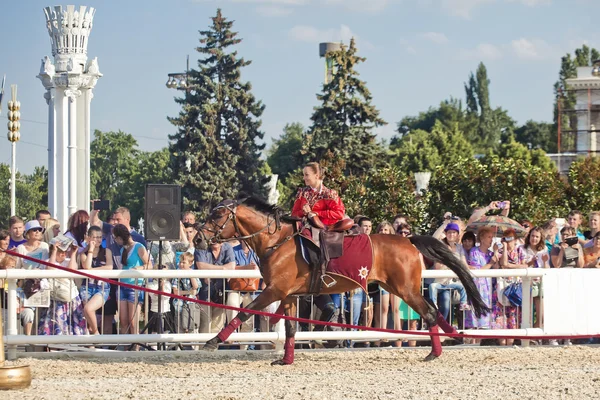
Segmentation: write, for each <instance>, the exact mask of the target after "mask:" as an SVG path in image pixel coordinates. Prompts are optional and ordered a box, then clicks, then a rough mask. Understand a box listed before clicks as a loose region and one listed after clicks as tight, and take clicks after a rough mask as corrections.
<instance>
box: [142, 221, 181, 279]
mask: <svg viewBox="0 0 600 400" xmlns="http://www.w3.org/2000/svg"><path fill="white" fill-rule="evenodd" d="M159 243H162V252H161V254H160V259H161V260H160V263H161V265H164V266H166V267H167V268H168V269H176V268H177V260H178V254H177V253H180V254H181V253H182V252H184V251H187V250H188V248H189V247H190V245H189V242H188V239H187V235H186V232H185V228H184V223H183V222H180V223H179V240H178V241H170V240H162V241H160V242H149V247H150V254H151V255H152V259H153V260H155V261H156V262H158V259H159Z"/></svg>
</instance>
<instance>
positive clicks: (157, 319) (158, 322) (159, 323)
mask: <svg viewBox="0 0 600 400" xmlns="http://www.w3.org/2000/svg"><path fill="white" fill-rule="evenodd" d="M162 244H163V242H162V240H159V241H158V269H161V266H162ZM162 283H163V279H162V278H159V279H158V291H159V292H162V290H161V286H162ZM165 314H166V313H163V312H162V295H160V294H159V295H158V312H157V313H156V314H154V315H153V316H152V318H150V319H149V320H148V322H147V323H146V325H145V326H144V327H143V328H142V331H141V332H140V334H143V333H145V332H146V331H147V330H148V329H149V328H150V327H151V326H152V324H155V327H156V333H158V334H160V335H162V334H163V333H164V327H165V325H168V327H169V330H170V331H171V332H175V330H174V329H173V326H172V325H171V324H170V323H169V322H168V321H166V320H165ZM134 344H135V343H133V344H132V345H131V347H130V348H129V350H131V349H132V348H133V346H134ZM137 344H139V345H141V346H142V347H144V348H146V349H147V350H150V348H149V346H148V345H144V344H141V343H137ZM178 346H179V348H180V349H181V344H178ZM156 348H157V350H165V349H166V343H164V342H158V343H157V344H156Z"/></svg>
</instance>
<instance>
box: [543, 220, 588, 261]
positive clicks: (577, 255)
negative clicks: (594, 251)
mask: <svg viewBox="0 0 600 400" xmlns="http://www.w3.org/2000/svg"><path fill="white" fill-rule="evenodd" d="M560 233H561V236H562V237H563V241H562V242H561V243H559V244H558V245H555V246H554V247H553V248H552V251H551V253H550V258H551V259H552V265H553V266H554V268H583V264H584V258H583V248H582V246H581V245H580V244H579V242H578V241H574V242H573V241H572V240H574V239H573V238H577V235H576V233H575V229H573V228H571V227H570V226H565V227H564V228H562V230H561V232H560Z"/></svg>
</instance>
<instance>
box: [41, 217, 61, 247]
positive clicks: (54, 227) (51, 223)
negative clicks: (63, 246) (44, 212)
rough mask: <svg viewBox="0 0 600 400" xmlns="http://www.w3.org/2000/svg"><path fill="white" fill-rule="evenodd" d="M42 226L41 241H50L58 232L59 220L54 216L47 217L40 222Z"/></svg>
mask: <svg viewBox="0 0 600 400" xmlns="http://www.w3.org/2000/svg"><path fill="white" fill-rule="evenodd" d="M42 228H44V236H43V239H42V240H43V241H44V242H45V243H48V244H49V243H50V241H51V240H52V239H54V238H55V237H57V236H58V235H59V234H60V222H58V220H56V219H54V218H48V219H47V220H45V221H44V223H43V224H42Z"/></svg>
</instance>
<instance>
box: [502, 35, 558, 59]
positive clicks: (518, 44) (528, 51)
mask: <svg viewBox="0 0 600 400" xmlns="http://www.w3.org/2000/svg"><path fill="white" fill-rule="evenodd" d="M510 48H511V50H512V51H513V52H514V54H515V55H516V56H517V57H518V58H520V59H522V60H545V59H551V58H556V56H557V54H558V51H556V50H554V49H553V48H552V46H550V45H549V44H548V43H546V42H545V41H543V40H541V39H526V38H520V39H515V40H513V41H511V42H510Z"/></svg>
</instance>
